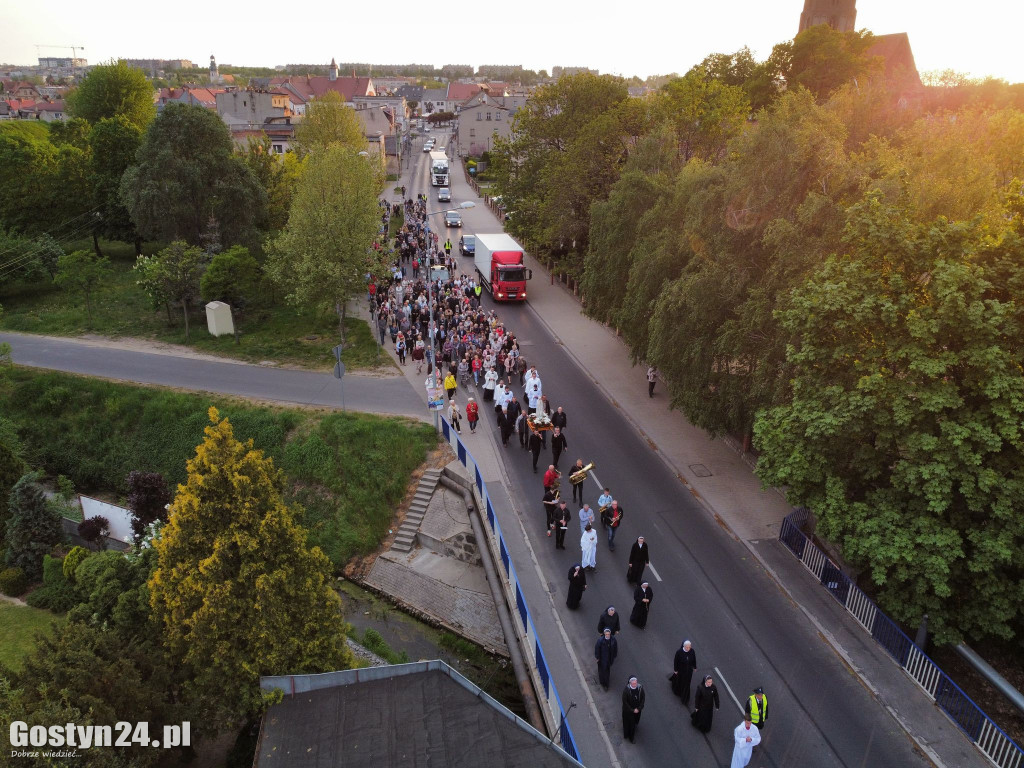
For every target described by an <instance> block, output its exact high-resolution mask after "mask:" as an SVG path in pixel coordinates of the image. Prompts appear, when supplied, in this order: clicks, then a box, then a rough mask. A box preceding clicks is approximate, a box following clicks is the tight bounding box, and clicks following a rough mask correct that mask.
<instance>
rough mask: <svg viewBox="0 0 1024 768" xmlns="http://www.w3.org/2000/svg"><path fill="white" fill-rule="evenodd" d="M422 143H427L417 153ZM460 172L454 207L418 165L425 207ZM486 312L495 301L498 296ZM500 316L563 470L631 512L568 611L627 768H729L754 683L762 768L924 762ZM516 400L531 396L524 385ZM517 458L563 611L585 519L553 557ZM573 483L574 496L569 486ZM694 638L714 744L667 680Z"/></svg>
mask: <svg viewBox="0 0 1024 768" xmlns="http://www.w3.org/2000/svg"><path fill="white" fill-rule="evenodd" d="M414 146H415V147H416V148H417V149H419V148H420V143H419V142H417V144H416V145H414ZM419 162H420V164H421V166H425V164H426V161H425V160H420V161H419ZM453 166H454V163H453ZM452 177H453V178H452V182H453V184H452V189H453V200H452V203H450V204H441V203H438V202H437V199H436V197H437V196H436V190H432V189H431V188H430V187H429V182H428V181H427V180H426V174H425V172H423V171H422V169H421V168H418V169H417V172H416V174H415V176H414V183H415V187H413V188H411V189H410V190H409V195H410V196H411V195H412V194H414V193H415V192H420V191H425V192H427V193H428V194H429V195H430V200H431V204H430V207H429V208H428V210H431V209H440V208H444V207H448V206H449V205H451V206H454V205H458V203H459V202H461V201H462V200H464V199H467V196H469V195H471V194H472V193H471V190H469V188H468V186H467V185H466V183H465V181H464V179H463V178H462V175H461V170H458V169H457V168H455V167H453V174H452ZM462 216H463V220H464V227H463V232H465V233H467V234H471V233H481V232H499V231H501V229H500V226H499V225H498V224H497V223H496V222H495V219H494V217H493V216H492V214H491V213H490V211H488V210H487V209H486V208H485V207H482V206H478V207H476V208H473V209H468V210H463V211H462ZM432 218H433V219H439V218H440V217H432ZM441 229H442V230H443V226H442V227H441ZM449 232H450V236H451V237H452V242H453V243H455V242H457V236H458V233H457V230H455V229H452V230H449ZM442 241H443V237H442ZM460 262H461V263H460V268H461V269H462V270H463V271H466V272H471V271H472V263H471V260H470V259H468V258H460ZM485 295H486V294H485ZM485 306H486V307H488V308H489V307H491V306H495V305H494V304H492V303H491V301H490V299H487V300H485ZM497 309H498V311H499V314H500V316H501V317H502V318H503V320H504V321H505V322H506V325H507V326H508V327H509V328H511V329H512V330H513V331H514V332H515V333H516V335H517V336H518V337H519V338H520V340H521V345H522V348H523V353H524V355H525V357H526V359H527V360H528V362H529V363H530V364H535V365H536V366H537V368H538V371H539V373H540V375H541V379H542V381H543V387H544V393H545V394H546V395H547V396H548V399H549V400H550V402H551V405H552V407H557V406H559V405H561V406H563V407H564V408H565V410H566V412H567V413H568V419H569V423H568V428H567V429H566V436H567V440H568V445H569V447H568V451H567V455H563V457H562V461H561V462H560V463H561V466H562V469H563V470H565V469H566V468H567V467H568V466H570V465H571V464H572V462H573V461H574V460H575V459H576V458H582V459H583V460H584V463H589V462H594V464H595V470H594V474H593V475H592V477H591V479H589V480H588V481H587V485H586V497H585V498H586V501H588V502H589V503H590V504H591V505H592V507H594V508H595V509H596V506H597V504H596V501H597V496H598V495H599V493H600V488H601V487H603V486H607V487H609V488H610V489H611V491H612V495H613V496H614V497H615V498H617V499H618V500H619V502H620V504H621V505H622V506H623V508H624V510H625V516H624V521H623V525H622V528H621V529H620V531H619V533H618V536H617V539H616V551H615V552H614V553H612V552H610V551H609V549H608V546H607V542H606V540H605V538H604V536H603V531H602V530H601V529H600V527H599V528H598V533H599V537H600V539H599V541H600V545H599V548H598V555H597V566H598V567H597V570H596V572H595V573H594V574H593V575H588V589H587V590H586V593H585V595H584V599H583V604H582V606H581V607H580V609H579V610H578V611H576V612H572V611H569V610H568V609H564V615H563V622H565V625H566V629H567V630H568V631H569V632H570V636H572V637H574V638H575V640H574V642H575V652H576V654H577V656H578V658H579V660H580V663H581V665H582V666H583V667H584V668H586V669H589V670H590V674H589V677H590V679H591V681H592V686H593V690H594V694H595V698H596V699H597V700H598V702H599V704H598V706H599V708H600V710H601V714H602V716H603V719H604V720H605V722H606V725H607V727H608V731H609V734H610V736H611V738H612V741H613V744H615V746H616V751H617V752H618V754H619V758H620V760H622V762H623V764H624V765H627V766H651V767H653V766H665V765H685V766H693V767H694V768H696V767H700V768H703V767H704V766H708V767H710V766H725V765H728V764H729V760H730V757H731V753H732V740H731V733H732V728H733V727H735V726H736V725H737V724H738V723H739V722H740V721H741V719H742V717H741V714H740V710H739V704H737V703H736V702H734V700H733V696H732V693H734V694H735V697H736V698H737V699H738V701H739V703H740V704H741V703H742V702H743V701H744V700H745V699H746V697H747V696H748V695H749V694H750V692H751V690H752V689H753V688H754V687H755V686H763V687H764V689H765V692H766V694H767V696H768V698H769V701H770V710H769V719H768V725H767V727H766V729H765V732H764V734H765V740H764V742H763V743H762V746H760V747H759V748H757V749H756V750H755V756H754V759H753V760H752V761H751V763H750V765H751V766H766V767H767V766H773V767H774V766H779V767H781V766H815V767H820V768H828V767H831V766H845V768H854V767H855V766H893V767H895V766H914V765H926V764H927V763H926V761H924V759H923V758H922V757H920V756H919V755H918V754H917V752H916V751H915V750H914V748H913V746H912V744H911V742H910V740H909V739H908V738H907V737H906V735H905V733H904V732H903V730H902V729H901V728H900V727H899V726H898V725H897V723H896V722H895V721H894V720H893V718H892V717H891V716H890V715H889V714H888V713H887V712H886V711H885V710H884V709H883V707H882V706H881V705H880V704H879V703H878V702H877V701H876V700H875V699H874V698H873V697H872V696H871V695H870V694H869V693H868V692H867V691H866V690H865V689H864V687H863V686H862V684H861V683H860V681H859V680H858V678H857V677H856V676H855V675H854V674H852V673H851V671H850V670H848V669H847V668H846V667H845V666H844V665H843V663H841V661H840V660H839V659H838V658H837V656H836V655H835V654H834V652H833V651H832V650H831V649H830V648H829V647H828V646H827V645H826V643H825V642H824V640H823V639H822V638H821V637H819V636H818V635H817V633H816V632H815V631H813V630H812V629H811V628H810V627H809V625H808V622H807V620H806V618H805V617H804V616H803V615H802V614H801V613H800V611H799V610H798V609H797V607H796V606H795V605H793V604H792V603H791V602H790V601H789V600H788V598H786V596H785V595H783V594H782V592H781V591H780V590H779V589H778V588H777V587H776V586H775V585H774V583H773V582H772V581H771V580H770V579H769V578H768V576H767V575H766V574H765V573H764V571H763V570H762V569H761V568H760V567H759V566H758V565H757V564H756V563H755V562H754V561H753V560H752V558H751V556H750V554H749V552H748V551H747V549H746V548H745V547H744V546H743V545H742V544H741V543H740V542H738V541H736V540H735V539H734V538H733V537H732V536H731V535H730V534H729V533H728V532H726V531H725V530H724V529H723V528H722V527H720V526H719V525H718V524H717V523H716V522H715V521H714V518H713V517H712V516H711V515H710V514H709V513H708V511H707V510H705V509H704V508H702V507H701V506H700V504H699V503H698V502H697V501H696V500H695V499H694V498H693V497H692V496H691V494H690V493H689V492H688V491H686V489H685V488H684V487H683V486H682V485H681V483H680V482H679V480H678V479H677V478H676V477H675V476H674V475H673V473H672V472H670V471H669V470H668V468H667V467H666V466H665V464H664V463H663V462H662V461H661V460H660V459H659V458H658V457H657V456H656V455H655V454H654V453H653V451H652V450H651V448H650V446H648V445H647V444H646V443H645V442H644V441H643V440H642V439H641V438H640V437H639V435H637V434H636V432H635V431H634V430H633V428H632V427H631V425H630V424H629V423H628V422H627V420H626V419H625V418H624V416H623V414H622V413H621V412H620V411H619V410H618V408H617V407H616V406H615V405H613V404H612V403H610V402H609V401H608V400H607V398H605V397H604V395H603V394H602V393H601V392H600V391H599V390H598V388H597V386H596V385H595V383H594V382H593V381H592V380H591V379H590V377H589V376H588V375H587V374H586V372H584V371H583V370H581V369H580V368H579V367H578V366H577V365H576V364H575V363H574V362H573V361H572V359H571V358H570V357H569V356H568V355H567V354H566V352H565V350H564V349H563V348H562V346H561V344H560V342H559V340H558V338H557V329H553V330H552V329H549V328H548V327H547V326H546V325H545V323H544V322H543V320H542V319H541V318H540V317H539V316H538V315H537V314H536V313H535V312H534V311H533V310H532V309H531V307H530V306H529V304H525V305H522V304H520V305H510V304H500V305H497ZM639 386H642V382H641V383H640V384H639ZM515 391H516V394H517V395H520V396H521V395H522V391H521V389H520V388H519V387H516V388H515ZM520 400H521V401H522V397H520ZM484 418H485V421H484V423H485V424H486V425H487V426H488V427H489V428H491V429H492V430H493V429H495V428H496V427H495V421H494V418H493V415H492V414H491V413H488V414H487V416H486V417H484ZM505 450H507V456H506V457H505V463H506V469H507V472H508V475H509V477H510V478H511V481H512V483H513V486H514V491H515V493H516V495H517V502H518V506H519V508H520V509H523V510H526V513H525V514H526V515H527V516H532V517H531V519H528V520H524V521H523V522H524V526H525V528H526V530H527V533H528V536H530V537H531V543H532V545H533V548H534V550H535V551H536V552H537V556H538V558H539V560H540V565H541V567H542V569H543V571H544V574H545V576H546V578H547V579H548V583H549V588H551V589H554V590H557V593H558V597H557V598H556V604H562V603H564V596H565V591H566V573H567V571H568V569H569V567H570V566H571V565H573V564H574V563H577V562H579V560H580V550H579V526H578V523H577V519H576V509H577V507H578V505H572V506H571V508H572V510H573V516H574V520H573V522H572V523H570V531H569V535H568V536H567V537H566V546H567V547H568V549H567V550H566V551H564V552H563V551H556V550H555V548H554V538H547V537H546V536H545V534H544V530H543V529H544V516H543V511H542V507H541V502H540V499H541V495H542V485H541V475H540V474H539V473H538V474H534V473H533V471H532V460H531V457H530V454H529V453H528V452H525V451H522V450H521V449H520V448H519V446H518V443H512V442H510V444H509V446H508V448H507V449H505ZM549 462H550V453H549V452H545V453H543V454H542V455H541V463H542V464H541V466H543V467H546V466H547V464H548V463H549ZM563 480H564V481H563V485H564V486H565V488H566V495H567V496H570V491H569V486H568V482H567V478H564V479H563ZM570 498H571V496H570ZM638 535H643V536H644V537H645V538H646V540H647V542H648V543H649V545H650V551H651V561H652V566H653V567H652V568H650V569H649V570H648V571H647V576H646V577H647V578H648V580H649V581H650V582H651V587H652V589H653V590H654V601H653V603H652V607H651V616H650V620H649V622H648V625H647V628H646V629H645V630H639V629H637V628H636V627H634V626H632V625H631V624H629V622H628V616H629V612H630V610H631V609H632V593H633V588H632V587H631V586H630V585H629V584H628V583H627V582H626V579H625V571H626V563H627V557H628V554H629V548H630V546H631V544H632V542H633V541H635V539H636V537H637V536H638ZM608 605H615V607H616V609H617V610H618V611H619V612H620V613H621V614H622V632H621V634H620V635H619V638H618V640H619V656H618V659H617V661H616V662H615V665H614V666H613V668H612V686H611V690H610V691H609V692H608V693H605V692H604V691H603V690H602V689H601V688H600V686H599V685H598V684H597V675H596V667H595V665H594V663H593V661H592V660H593V646H594V642H595V640H596V639H597V634H596V625H597V620H598V617H599V615H600V614H601V612H602V611H603V610H604V609H605V608H606V607H607V606H608ZM687 638H688V639H690V640H691V641H692V642H693V645H694V649H695V651H696V654H697V661H698V669H697V672H696V673H695V674H694V685H696V684H697V681H698V680H699V679H700V678H701V677H702V676H703V675H704V674H711V675H712V676H713V677H714V679H715V681H716V684H717V686H718V689H719V693H720V697H721V710H720V711H719V712H717V713H716V715H715V722H714V726H713V728H712V732H711V734H710V735H709V736H704V735H702V734H700V733H699V732H698V731H696V730H695V729H693V728H692V727H691V726H690V724H689V718H688V713H687V711H686V710H685V709H684V708H683V706H682V704H681V702H680V701H679V700H678V699H677V698H676V697H675V696H673V695H672V693H671V691H670V689H669V684H668V681H667V679H666V678H667V676H668V674H669V673H670V672H671V669H672V658H673V654H674V653H675V651H676V649H677V648H678V647H679V645H680V644H681V642H682V641H683V639H687ZM555 674H556V679H557V674H558V672H557V671H556V672H555ZM630 675H637V676H638V677H639V679H640V681H641V683H642V684H643V685H644V687H645V689H646V692H647V706H646V709H645V710H644V713H643V717H642V720H641V722H640V726H639V730H638V736H637V743H636V744H635V745H633V744H630V743H628V742H625V743H623V741H622V726H621V715H620V712H621V710H620V695H621V691H622V688H623V686H624V685H625V683H626V681H627V679H628V677H629V676H630ZM730 690H731V692H732V693H731V692H730ZM579 746H580V749H581V752H582V753H583V756H584V758H585V756H586V752H587V750H588V749H590V750H594V749H599V748H600V747H599V745H588V744H580V745H579Z"/></svg>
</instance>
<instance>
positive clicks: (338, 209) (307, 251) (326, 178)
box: [266, 145, 382, 338]
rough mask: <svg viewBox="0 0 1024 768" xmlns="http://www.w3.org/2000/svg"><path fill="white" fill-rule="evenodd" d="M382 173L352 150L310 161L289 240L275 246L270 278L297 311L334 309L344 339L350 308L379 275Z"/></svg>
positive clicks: (334, 149)
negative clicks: (377, 245)
mask: <svg viewBox="0 0 1024 768" xmlns="http://www.w3.org/2000/svg"><path fill="white" fill-rule="evenodd" d="M381 184H382V179H381V174H380V166H379V165H378V164H377V163H375V162H373V161H371V160H370V159H369V158H364V157H361V156H359V155H358V154H356V153H355V152H354V151H353V150H352V149H351V148H350V147H346V146H341V145H334V146H330V147H328V148H327V149H325V150H323V151H321V152H317V153H314V154H312V155H310V156H309V157H308V158H307V160H306V169H305V171H304V173H303V176H302V180H301V181H300V182H299V188H298V189H297V190H296V192H295V199H294V201H293V202H292V211H291V215H290V216H289V217H288V226H287V227H286V228H285V230H284V232H282V233H281V235H280V236H279V237H278V238H277V239H276V240H275V241H274V242H273V243H272V245H271V247H270V252H269V254H268V258H267V264H266V268H267V272H268V273H269V274H270V276H271V278H272V279H273V280H274V281H275V282H277V283H279V284H280V285H282V286H284V288H285V289H286V290H287V291H288V296H287V298H288V300H289V301H290V302H292V303H293V304H297V305H299V306H305V307H309V308H314V309H317V310H321V311H324V310H326V311H329V310H330V309H331V308H334V309H335V311H336V312H337V314H338V322H339V325H340V327H341V334H342V338H344V333H345V330H344V323H345V305H346V303H347V302H348V300H349V299H350V298H352V297H353V296H356V295H359V294H361V293H362V292H363V290H364V287H365V275H366V273H367V272H369V273H371V274H381V272H380V271H379V266H380V265H378V264H377V263H376V262H377V260H378V259H379V258H380V257H379V256H378V252H377V251H375V250H374V249H373V243H374V240H375V238H376V237H377V232H378V229H379V228H380V207H379V205H378V203H377V195H378V194H379V193H380V189H381Z"/></svg>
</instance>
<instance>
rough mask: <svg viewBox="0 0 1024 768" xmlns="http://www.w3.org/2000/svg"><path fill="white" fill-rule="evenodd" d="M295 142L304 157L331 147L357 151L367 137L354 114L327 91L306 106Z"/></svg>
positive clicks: (333, 94)
mask: <svg viewBox="0 0 1024 768" xmlns="http://www.w3.org/2000/svg"><path fill="white" fill-rule="evenodd" d="M295 141H296V144H297V145H298V147H299V151H300V152H301V153H303V154H306V153H309V152H314V151H316V150H323V149H326V148H327V147H329V146H331V145H333V144H339V145H341V146H343V147H349V148H351V149H353V150H355V151H356V152H358V151H360V150H362V149H364V148H365V147H366V136H365V135H363V126H362V124H361V123H360V122H359V118H358V117H357V116H356V111H355V110H354V109H352V108H351V107H346V106H345V104H344V102H343V101H342V100H341V96H340V95H339V94H338V93H337V92H336V91H327V93H325V94H324V95H323V96H320V97H319V98H317V99H316V100H315V101H313V102H312V103H311V104H309V106H307V107H306V115H305V117H303V118H302V122H301V123H299V125H298V127H297V128H296V129H295Z"/></svg>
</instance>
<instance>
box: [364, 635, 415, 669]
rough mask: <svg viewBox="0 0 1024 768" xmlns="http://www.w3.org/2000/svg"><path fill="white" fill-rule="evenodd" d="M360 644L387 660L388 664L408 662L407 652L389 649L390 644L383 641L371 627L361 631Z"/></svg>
mask: <svg viewBox="0 0 1024 768" xmlns="http://www.w3.org/2000/svg"><path fill="white" fill-rule="evenodd" d="M361 645H362V646H363V647H364V648H366V650H368V651H372V652H373V653H375V654H377V655H378V656H380V657H381V658H382V659H384V660H385V661H387V662H388V663H389V664H408V663H409V654H407V653H406V652H405V651H402V652H401V653H395V652H394V651H393V650H391V646H390V645H388V644H387V643H386V642H384V638H383V637H381V634H380V632H378V631H377V630H376V629H374V628H373V627H367V628H366V629H365V630H364V631H363V639H362V643H361Z"/></svg>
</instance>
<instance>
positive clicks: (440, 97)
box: [420, 88, 448, 103]
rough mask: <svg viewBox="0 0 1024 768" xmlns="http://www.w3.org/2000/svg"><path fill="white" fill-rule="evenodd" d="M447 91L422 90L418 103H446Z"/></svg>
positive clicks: (439, 89) (441, 89)
mask: <svg viewBox="0 0 1024 768" xmlns="http://www.w3.org/2000/svg"><path fill="white" fill-rule="evenodd" d="M447 100H448V91H447V90H446V89H444V88H433V89H431V90H429V91H428V90H426V89H424V91H423V95H422V96H420V102H421V103H423V102H427V101H447Z"/></svg>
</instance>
